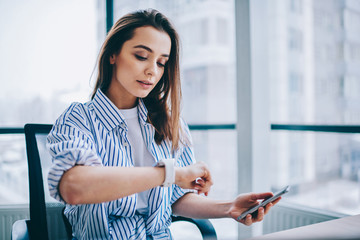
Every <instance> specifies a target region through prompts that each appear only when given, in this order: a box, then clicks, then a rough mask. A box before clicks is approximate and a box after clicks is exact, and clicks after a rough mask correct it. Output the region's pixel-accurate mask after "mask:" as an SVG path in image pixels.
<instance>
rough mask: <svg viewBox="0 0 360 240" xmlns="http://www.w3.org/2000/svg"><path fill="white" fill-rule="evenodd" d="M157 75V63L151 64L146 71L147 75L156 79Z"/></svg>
mask: <svg viewBox="0 0 360 240" xmlns="http://www.w3.org/2000/svg"><path fill="white" fill-rule="evenodd" d="M157 73H158V68H157V62H151V63H149V64H148V65H147V67H146V69H145V75H146V76H149V77H154V76H156V75H157Z"/></svg>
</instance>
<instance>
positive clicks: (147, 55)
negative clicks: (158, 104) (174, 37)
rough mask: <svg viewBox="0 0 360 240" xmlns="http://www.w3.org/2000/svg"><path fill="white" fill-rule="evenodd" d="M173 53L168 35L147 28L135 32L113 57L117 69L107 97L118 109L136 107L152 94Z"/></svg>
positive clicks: (114, 70)
mask: <svg viewBox="0 0 360 240" xmlns="http://www.w3.org/2000/svg"><path fill="white" fill-rule="evenodd" d="M170 49H171V39H170V37H169V35H168V34H167V33H166V32H163V31H159V30H157V29H155V28H154V27H150V26H146V27H140V28H137V29H135V31H134V36H133V38H132V39H130V40H128V41H126V42H125V43H124V44H123V46H122V48H121V51H120V53H119V54H117V55H116V54H113V55H112V56H111V57H110V64H112V65H114V67H113V75H112V79H111V83H110V88H109V90H108V93H107V95H108V97H109V98H110V99H111V100H112V101H113V102H114V103H115V105H116V106H117V107H118V108H120V109H121V108H131V107H134V106H135V104H136V100H137V98H144V97H146V96H147V95H148V94H149V93H150V92H151V90H152V89H153V88H154V87H155V85H156V84H157V83H158V82H159V80H160V79H161V77H162V75H163V73H164V68H165V64H166V62H167V61H168V59H169V55H170Z"/></svg>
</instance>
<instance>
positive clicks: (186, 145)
mask: <svg viewBox="0 0 360 240" xmlns="http://www.w3.org/2000/svg"><path fill="white" fill-rule="evenodd" d="M181 123H182V126H181V127H182V131H183V134H182V135H181V147H180V149H179V153H178V156H177V157H176V159H177V161H176V166H177V167H185V166H188V165H191V164H194V163H195V162H196V160H195V155H194V150H193V147H192V145H193V144H192V138H191V135H190V130H189V127H188V125H187V124H186V123H185V121H183V120H182V121H181ZM189 192H195V190H192V189H183V188H181V187H179V186H178V185H175V184H174V185H173V196H172V198H171V202H170V204H171V205H172V204H173V203H174V202H176V201H177V200H178V199H179V198H181V197H182V196H184V195H185V194H186V193H189Z"/></svg>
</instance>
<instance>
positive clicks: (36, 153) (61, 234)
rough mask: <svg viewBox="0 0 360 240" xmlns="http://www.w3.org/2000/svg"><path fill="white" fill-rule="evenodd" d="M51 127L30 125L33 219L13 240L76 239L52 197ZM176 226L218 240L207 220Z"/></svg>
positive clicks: (21, 224)
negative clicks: (191, 226)
mask: <svg viewBox="0 0 360 240" xmlns="http://www.w3.org/2000/svg"><path fill="white" fill-rule="evenodd" d="M51 128H52V125H50V124H26V125H25V127H24V130H25V142H26V152H27V158H28V169H29V189H30V219H28V220H18V221H16V222H15V223H14V224H13V227H12V239H13V240H17V239H30V240H34V239H42V240H48V239H72V235H71V225H70V224H69V223H68V221H67V218H66V217H65V216H64V208H65V205H64V204H62V203H60V202H58V201H56V200H55V199H53V198H52V197H50V194H49V190H48V184H47V174H48V171H49V168H50V166H51V164H52V160H51V156H50V154H49V153H48V151H47V149H46V146H45V144H46V136H47V135H48V134H49V132H50V130H51ZM172 221H173V222H177V221H186V222H190V223H193V224H195V225H196V226H197V227H198V229H199V230H200V232H201V235H202V237H203V239H206V240H216V239H217V236H216V232H215V229H214V227H213V225H212V224H211V222H210V221H209V220H207V219H191V218H185V217H178V216H173V217H172Z"/></svg>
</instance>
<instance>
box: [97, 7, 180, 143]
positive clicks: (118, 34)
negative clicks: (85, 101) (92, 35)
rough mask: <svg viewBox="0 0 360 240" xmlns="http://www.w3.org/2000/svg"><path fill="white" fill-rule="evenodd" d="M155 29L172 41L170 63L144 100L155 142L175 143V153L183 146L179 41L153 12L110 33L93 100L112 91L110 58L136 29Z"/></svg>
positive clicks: (140, 14)
mask: <svg viewBox="0 0 360 240" xmlns="http://www.w3.org/2000/svg"><path fill="white" fill-rule="evenodd" d="M144 26H152V27H154V28H155V29H157V30H159V31H163V32H166V33H167V34H168V35H169V37H170V39H171V49H170V55H169V59H168V61H167V63H166V65H165V69H164V74H163V76H162V77H161V79H160V81H159V82H158V83H157V85H156V86H155V88H154V89H153V90H152V91H151V92H150V93H149V95H148V96H147V97H145V98H143V101H144V103H145V106H146V107H147V109H148V119H147V121H148V122H149V123H151V124H152V125H153V126H154V127H155V129H156V132H155V141H156V143H157V144H160V143H161V142H162V141H163V140H164V139H169V140H171V141H172V147H173V150H174V149H177V148H178V146H179V142H180V132H181V131H182V130H181V126H180V101H181V85H180V71H179V37H178V34H177V32H176V30H175V29H174V27H173V26H172V24H171V23H170V21H169V20H168V19H167V18H166V17H165V16H164V15H163V14H161V13H160V12H158V11H156V10H154V9H147V10H140V11H136V12H133V13H130V14H127V15H125V16H123V17H122V18H120V19H119V20H118V21H117V22H116V23H115V24H114V26H113V27H112V28H111V29H110V31H109V32H108V34H107V37H106V39H105V41H104V43H103V45H102V48H101V50H100V54H99V59H98V76H97V80H96V84H95V87H94V91H93V94H92V98H94V96H95V93H96V91H97V89H98V88H100V89H101V91H102V92H103V93H105V94H106V92H107V91H108V89H109V86H110V83H111V79H112V73H113V65H111V64H110V56H112V55H113V54H118V53H120V51H121V48H122V46H123V44H124V43H125V42H126V41H128V40H130V39H131V38H132V37H133V35H134V31H135V29H137V28H139V27H144Z"/></svg>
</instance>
